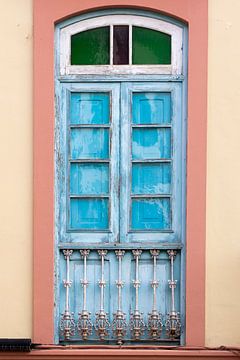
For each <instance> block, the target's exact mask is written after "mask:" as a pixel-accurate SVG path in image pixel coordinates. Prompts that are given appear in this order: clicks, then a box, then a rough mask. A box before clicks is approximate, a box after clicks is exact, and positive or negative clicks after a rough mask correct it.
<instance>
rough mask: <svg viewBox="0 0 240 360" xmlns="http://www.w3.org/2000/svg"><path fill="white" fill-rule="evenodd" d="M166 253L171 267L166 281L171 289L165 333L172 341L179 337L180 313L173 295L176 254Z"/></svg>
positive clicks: (175, 283)
mask: <svg viewBox="0 0 240 360" xmlns="http://www.w3.org/2000/svg"><path fill="white" fill-rule="evenodd" d="M167 253H168V256H169V259H170V267H171V280H168V283H169V287H170V289H171V311H170V312H169V313H168V315H167V320H166V333H167V335H168V336H169V337H170V338H172V339H174V338H177V337H179V336H180V333H181V321H180V313H179V312H177V311H176V310H175V293H174V292H175V289H176V286H177V280H174V269H173V262H174V259H175V257H176V254H177V252H176V251H175V250H168V251H167Z"/></svg>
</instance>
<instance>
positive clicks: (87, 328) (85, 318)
mask: <svg viewBox="0 0 240 360" xmlns="http://www.w3.org/2000/svg"><path fill="white" fill-rule="evenodd" d="M89 253H90V250H80V254H81V256H82V258H83V280H81V284H82V287H83V309H82V312H81V313H79V314H78V315H79V319H78V324H77V328H78V331H79V334H80V336H81V337H82V339H83V340H87V338H88V336H90V335H91V334H92V322H91V317H90V315H91V313H90V312H89V311H88V310H87V286H88V284H89V282H88V280H87V257H88V256H89Z"/></svg>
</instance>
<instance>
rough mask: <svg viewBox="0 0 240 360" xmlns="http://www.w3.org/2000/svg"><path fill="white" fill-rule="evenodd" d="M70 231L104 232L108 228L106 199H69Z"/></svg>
mask: <svg viewBox="0 0 240 360" xmlns="http://www.w3.org/2000/svg"><path fill="white" fill-rule="evenodd" d="M70 227H71V228H72V229H88V230H92V229H93V230H94V229H98V230H104V229H107V228H108V199H71V200H70Z"/></svg>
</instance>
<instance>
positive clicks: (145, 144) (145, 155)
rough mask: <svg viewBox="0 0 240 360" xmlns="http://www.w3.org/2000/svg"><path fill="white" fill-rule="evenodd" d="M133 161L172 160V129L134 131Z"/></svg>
mask: <svg viewBox="0 0 240 360" xmlns="http://www.w3.org/2000/svg"><path fill="white" fill-rule="evenodd" d="M132 158H133V159H142V160H145V159H170V158H171V129H170V128H161V129H150V128H139V129H136V128H134V129H133V132H132Z"/></svg>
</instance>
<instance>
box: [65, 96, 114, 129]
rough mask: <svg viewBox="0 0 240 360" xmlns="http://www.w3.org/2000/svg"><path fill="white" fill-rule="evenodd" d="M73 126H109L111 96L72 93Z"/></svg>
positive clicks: (71, 117)
mask: <svg viewBox="0 0 240 360" xmlns="http://www.w3.org/2000/svg"><path fill="white" fill-rule="evenodd" d="M70 103H71V104H70V122H71V124H85V125H86V124H92V125H93V124H109V120H110V112H109V94H104V93H71V100H70Z"/></svg>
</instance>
